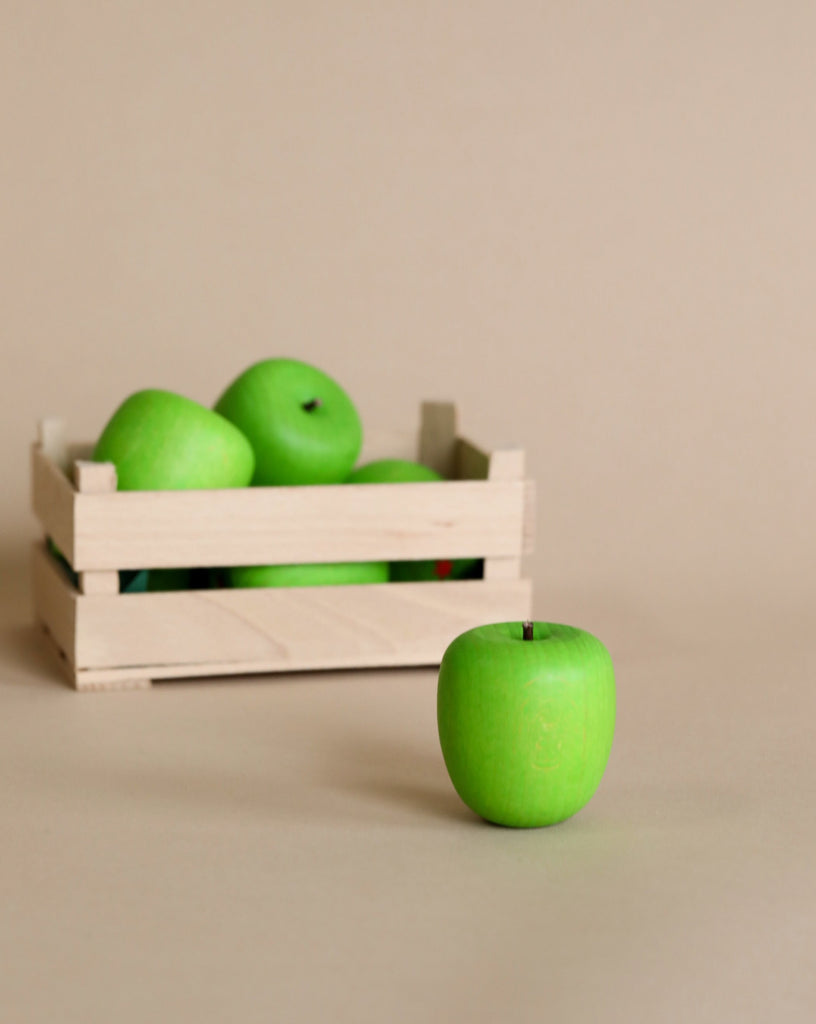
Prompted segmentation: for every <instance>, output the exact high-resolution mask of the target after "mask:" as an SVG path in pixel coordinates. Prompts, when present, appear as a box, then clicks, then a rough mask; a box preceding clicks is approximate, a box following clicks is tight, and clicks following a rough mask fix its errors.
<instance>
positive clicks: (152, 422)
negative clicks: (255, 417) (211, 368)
mask: <svg viewBox="0 0 816 1024" xmlns="http://www.w3.org/2000/svg"><path fill="white" fill-rule="evenodd" d="M93 458H94V459H95V460H96V461H97V462H112V463H113V464H114V466H115V467H116V478H117V486H118V488H119V490H121V491H162V490H187V489H190V488H203V489H211V488H221V487H246V486H247V485H248V484H249V482H250V480H251V479H252V474H253V470H254V466H255V456H254V454H253V451H252V446H251V445H250V443H249V441H248V440H247V439H246V438H245V437H244V435H243V434H242V433H241V431H240V430H238V428H237V427H235V426H234V425H233V424H232V423H230V422H229V421H228V420H226V419H224V417H223V416H220V415H219V414H218V413H216V412H213V411H212V409H207V408H205V406H203V405H199V403H198V402H194V401H192V399H190V398H185V397H184V396H183V395H178V394H175V393H174V392H172V391H162V390H159V389H147V390H144V391H137V392H136V393H135V394H133V395H131V396H130V397H129V398H126V399H125V401H124V402H123V403H122V404H121V405H120V406H119V408H118V409H117V410H116V412H114V414H113V416H111V418H110V420H109V421H108V423H107V424H106V426H105V428H104V430H103V431H102V433H101V435H100V437H99V440H98V441H97V443H96V447H95V448H94V453H93Z"/></svg>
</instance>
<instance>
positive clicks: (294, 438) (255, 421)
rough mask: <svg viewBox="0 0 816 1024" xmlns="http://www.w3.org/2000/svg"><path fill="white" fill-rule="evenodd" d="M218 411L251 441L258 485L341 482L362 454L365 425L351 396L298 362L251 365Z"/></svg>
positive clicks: (293, 360)
mask: <svg viewBox="0 0 816 1024" xmlns="http://www.w3.org/2000/svg"><path fill="white" fill-rule="evenodd" d="M215 409H216V411H217V412H218V413H220V414H221V415H222V416H225V417H226V418H227V419H228V420H230V422H232V423H234V424H235V425H236V426H237V427H238V428H239V429H240V430H241V431H243V433H244V434H245V435H246V436H247V437H248V438H249V440H250V443H251V444H252V447H253V449H254V450H255V460H256V465H255V474H254V476H253V479H252V482H253V484H259V485H268V484H331V483H341V482H342V481H343V480H345V478H346V477H347V476H348V474H349V471H350V470H351V468H352V466H353V465H354V463H355V462H356V460H357V457H358V456H359V454H360V448H361V446H362V442H363V430H362V424H361V423H360V417H359V415H358V414H357V410H356V409H355V407H354V405H353V403H352V401H351V399H350V398H349V396H348V395H347V394H346V392H345V391H344V390H343V389H342V388H341V387H340V385H339V384H338V383H337V382H336V381H334V380H332V378H331V377H329V376H327V375H326V374H325V373H323V372H322V371H321V370H318V369H317V368H316V367H314V366H310V365H309V364H308V363H302V362H299V361H298V360H296V359H266V360H263V361H262V362H260V363H256V364H255V365H254V366H250V367H249V369H248V370H245V371H244V372H243V373H242V374H241V375H240V376H239V377H238V378H237V379H236V380H234V381H233V382H232V384H230V386H229V387H228V388H227V390H226V391H225V392H224V393H223V395H221V397H220V398H219V399H218V401H217V402H216V405H215Z"/></svg>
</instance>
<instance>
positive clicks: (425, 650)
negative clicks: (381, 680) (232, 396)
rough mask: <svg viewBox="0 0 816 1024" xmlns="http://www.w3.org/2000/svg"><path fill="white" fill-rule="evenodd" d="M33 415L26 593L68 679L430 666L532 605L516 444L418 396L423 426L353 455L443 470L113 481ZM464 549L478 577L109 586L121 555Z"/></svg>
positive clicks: (242, 561)
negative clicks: (146, 486)
mask: <svg viewBox="0 0 816 1024" xmlns="http://www.w3.org/2000/svg"><path fill="white" fill-rule="evenodd" d="M91 447H92V446H90V445H69V444H67V443H66V440H65V437H64V431H63V428H62V424H61V423H60V421H58V420H45V421H43V422H42V423H41V424H40V431H39V439H38V441H37V442H36V443H35V444H34V445H33V448H32V475H31V480H32V504H33V508H34V512H35V514H36V516H37V517H38V519H39V521H40V523H41V525H42V528H43V532H44V534H45V536H46V537H50V538H51V539H52V540H53V541H54V543H55V544H56V545H57V546H58V548H59V549H60V551H61V552H62V553H63V555H64V557H65V559H66V560H67V561H68V563H70V565H71V567H72V568H73V570H74V572H75V573H76V574H77V576H78V585H77V586H74V583H73V582H72V580H71V578H70V577H69V574H68V573H67V572H66V571H65V569H64V566H62V565H61V564H60V562H59V561H57V560H56V559H55V558H54V557H53V556H52V555H51V553H50V552H49V550H48V547H47V545H46V543H45V540H43V541H42V542H39V543H37V544H36V545H35V548H34V552H33V591H34V607H35V614H36V617H37V619H38V621H39V622H40V623H41V624H42V626H43V627H44V630H45V633H46V634H47V636H48V637H49V638H50V640H51V642H52V643H53V645H54V646H55V647H56V650H57V652H58V654H59V657H60V660H61V662H62V664H63V665H64V667H65V668H66V670H67V672H68V675H69V678H70V680H71V681H72V683H73V684H74V686H75V687H76V688H77V689H78V690H95V689H121V688H141V687H145V686H149V685H150V682H151V680H154V679H170V678H178V677H185V676H186V677H190V676H194V677H199V676H208V675H219V676H220V675H227V674H238V673H249V672H278V671H294V670H303V669H332V668H368V667H376V666H388V665H394V666H397V665H402V666H407V665H436V664H438V663H439V661H440V659H441V657H442V654H443V652H444V650H445V647H446V646H447V645H448V643H449V642H450V641H451V640H452V639H453V638H454V637H455V636H456V635H457V634H458V633H460V632H462V631H463V630H465V629H468V628H470V627H471V626H474V625H478V624H480V623H484V622H492V621H501V620H510V619H521V618H525V617H528V616H529V615H530V614H531V605H532V586H531V583H530V581H529V580H527V579H523V578H522V574H521V565H522V563H521V558H522V555H523V554H524V553H525V552H527V551H529V550H530V549H531V546H532V532H533V495H534V490H533V484H532V482H531V481H530V480H527V479H525V477H524V453H523V452H522V451H520V450H517V449H499V450H489V449H488V448H485V447H479V446H477V445H476V444H474V443H472V442H471V441H468V440H465V439H464V438H462V437H459V436H458V434H457V427H456V410H455V408H454V406H453V405H451V404H449V403H433V402H425V403H423V405H422V410H421V422H420V427H419V430H414V431H406V432H400V431H396V432H395V431H386V432H382V433H379V434H378V433H376V432H372V434H371V436H370V437H369V438H367V440H366V444H365V447H364V451H363V454H362V456H361V459H363V460H365V461H368V460H370V459H375V458H384V457H389V456H390V457H401V458H415V459H419V460H420V461H422V462H424V463H426V464H427V465H430V466H432V467H434V468H435V469H437V470H438V471H439V472H440V473H441V474H442V475H443V476H444V477H445V480H444V481H443V482H441V483H419V484H413V483H404V484H340V485H332V486H324V485H321V486H306V487H251V488H250V487H247V488H240V489H232V490H219V491H117V490H116V470H115V467H114V466H112V465H110V464H108V463H94V462H92V461H90V452H91ZM462 557H467V558H469V557H476V558H483V559H484V578H483V579H477V580H464V581H439V582H436V581H434V582H421V583H382V584H367V585H356V586H336V587H335V586H331V587H299V588H264V589H212V590H189V591H175V592H163V593H120V592H119V570H125V569H142V568H151V569H154V568H156V569H157V568H193V567H202V568H203V567H213V566H217V567H223V566H232V565H263V564H272V563H301V562H326V561H365V560H378V559H388V560H398V559H399V560H403V559H405V560H407V559H429V558H433V559H437V558H451V559H453V558H462Z"/></svg>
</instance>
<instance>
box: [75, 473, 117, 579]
mask: <svg viewBox="0 0 816 1024" xmlns="http://www.w3.org/2000/svg"><path fill="white" fill-rule="evenodd" d="M74 485H75V486H76V489H77V490H78V491H79V492H80V493H81V494H113V493H115V491H116V486H117V481H116V467H115V466H114V465H113V464H112V463H110V462H88V461H86V460H84V459H77V460H76V461H75V462H74ZM79 589H80V592H81V593H83V594H88V595H90V594H118V593H119V572H118V571H117V570H116V569H103V570H101V571H99V570H97V571H90V572H89V571H83V572H80V573H79Z"/></svg>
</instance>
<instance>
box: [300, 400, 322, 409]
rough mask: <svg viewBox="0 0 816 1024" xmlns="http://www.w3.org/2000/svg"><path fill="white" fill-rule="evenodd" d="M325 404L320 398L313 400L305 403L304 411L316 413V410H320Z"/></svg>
mask: <svg viewBox="0 0 816 1024" xmlns="http://www.w3.org/2000/svg"><path fill="white" fill-rule="evenodd" d="M322 404H323V403H322V402H321V401H320V399H319V398H312V399H311V400H310V401H308V402H304V403H303V406H302V409H303V411H304V412H314V410H315V409H319V408H320V406H321V405H322Z"/></svg>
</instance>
